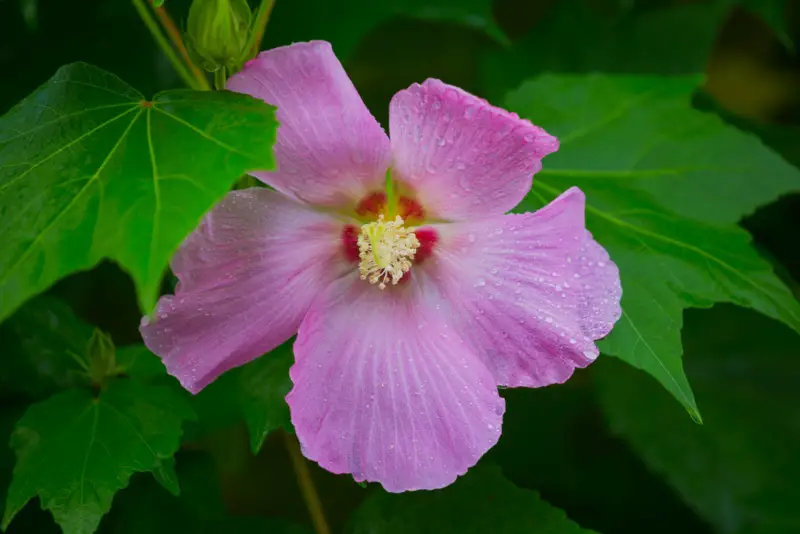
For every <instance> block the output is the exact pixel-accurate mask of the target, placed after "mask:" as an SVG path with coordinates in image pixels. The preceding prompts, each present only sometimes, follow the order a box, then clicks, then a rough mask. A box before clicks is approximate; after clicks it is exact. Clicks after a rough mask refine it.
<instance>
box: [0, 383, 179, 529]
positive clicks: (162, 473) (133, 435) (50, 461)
mask: <svg viewBox="0 0 800 534" xmlns="http://www.w3.org/2000/svg"><path fill="white" fill-rule="evenodd" d="M193 417H194V414H193V413H192V410H191V408H190V407H189V405H188V404H187V402H186V398H185V396H184V394H183V392H182V391H179V390H177V389H173V388H166V387H157V386H149V385H145V384H141V383H138V382H136V381H132V380H124V379H122V380H115V381H113V382H111V383H110V384H109V385H108V386H107V388H106V389H104V390H103V391H102V392H101V393H100V394H99V396H98V397H93V395H92V392H91V391H89V390H83V389H71V390H67V391H65V392H63V393H59V394H58V395H55V396H53V397H51V398H49V399H48V400H46V401H44V402H41V403H38V404H34V405H32V406H31V407H30V408H29V409H28V411H27V412H26V413H25V415H24V416H23V417H22V419H20V421H19V422H18V423H17V425H16V427H15V430H14V434H13V435H12V439H11V446H12V447H13V448H14V450H15V451H16V454H17V464H16V466H15V468H14V478H13V481H12V483H11V487H10V488H9V490H8V498H7V502H6V509H5V514H4V516H3V522H2V528H4V529H5V528H6V527H8V524H9V523H10V522H11V520H12V519H13V518H14V516H15V515H16V513H17V512H19V511H20V510H21V509H22V507H23V506H25V503H27V502H28V501H29V500H30V499H32V498H33V497H35V496H37V495H38V497H39V499H40V500H41V503H42V508H44V509H47V510H50V511H51V512H52V514H53V517H54V518H55V520H56V522H57V523H58V524H59V525H60V526H61V528H62V530H63V531H64V533H65V534H90V533H92V532H94V531H95V530H96V528H97V525H98V524H99V522H100V519H101V518H102V516H103V514H105V513H106V512H107V511H108V510H109V508H110V507H111V500H112V498H113V497H114V494H115V493H116V492H117V491H118V490H120V489H122V488H124V487H125V486H126V485H127V484H128V480H129V479H130V477H131V475H132V474H133V473H135V472H138V471H157V472H158V474H157V477H158V478H159V479H160V480H162V481H163V480H164V479H168V478H170V476H172V475H171V474H170V472H169V471H170V470H171V466H172V463H171V457H172V455H173V454H174V453H175V451H176V450H177V449H178V445H179V442H180V436H181V424H182V422H183V421H184V420H186V419H191V418H193ZM171 484H172V483H170V484H168V485H171ZM172 487H174V489H176V490H177V485H176V484H175V485H174V486H172Z"/></svg>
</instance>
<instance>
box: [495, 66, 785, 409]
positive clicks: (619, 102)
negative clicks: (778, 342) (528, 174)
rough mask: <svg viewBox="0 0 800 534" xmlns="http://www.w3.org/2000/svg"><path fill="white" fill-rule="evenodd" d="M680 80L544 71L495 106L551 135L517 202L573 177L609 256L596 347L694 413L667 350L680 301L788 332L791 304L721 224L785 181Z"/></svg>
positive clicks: (775, 164) (536, 201)
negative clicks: (615, 303) (610, 275)
mask: <svg viewBox="0 0 800 534" xmlns="http://www.w3.org/2000/svg"><path fill="white" fill-rule="evenodd" d="M688 83H689V82H688V81H687V80H680V79H678V80H673V81H672V82H669V81H667V80H662V79H648V78H609V77H603V76H590V77H585V78H581V77H555V76H544V77H542V78H540V79H539V80H538V81H534V82H531V83H528V84H525V85H523V86H522V87H521V88H520V89H519V90H518V91H516V92H515V93H513V94H511V95H510V96H509V98H508V107H509V108H510V109H512V110H514V111H517V112H519V113H520V114H521V115H522V116H524V117H527V118H529V119H531V120H532V121H533V122H534V123H536V124H538V125H540V126H542V127H544V128H545V129H546V130H548V131H550V132H551V133H554V134H555V135H558V136H559V137H560V138H561V143H562V144H561V149H560V150H559V151H558V152H557V153H555V154H553V155H551V156H548V158H547V159H546V160H545V169H544V170H543V171H542V172H540V173H538V174H537V175H536V180H535V185H534V188H533V191H532V193H531V194H530V195H529V196H528V198H527V199H526V200H524V201H523V202H522V203H521V204H520V206H519V208H518V209H522V210H532V209H536V208H538V207H540V206H541V205H543V204H544V203H545V202H547V201H549V200H551V199H552V198H554V197H555V196H557V195H558V194H559V193H560V192H562V191H564V190H565V189H567V188H569V187H571V186H578V187H580V188H581V189H582V190H583V191H584V192H585V193H586V196H587V225H588V227H589V229H590V230H591V231H592V233H593V234H594V236H595V238H596V239H597V240H598V241H599V242H600V243H601V244H602V245H603V246H604V247H606V248H607V249H608V251H609V253H610V255H611V258H612V259H613V260H614V262H616V263H617V265H618V266H619V268H620V273H621V277H622V287H623V297H622V307H623V315H622V317H621V319H620V320H619V322H618V323H617V325H616V326H615V328H614V330H613V331H612V333H611V334H610V335H609V337H608V338H606V339H605V340H603V341H602V342H601V343H600V347H601V350H603V351H604V352H606V353H608V354H612V355H614V356H618V357H620V358H622V359H623V360H625V361H626V362H628V363H630V364H631V365H633V366H635V367H638V368H640V369H643V370H645V371H647V372H648V373H650V374H651V375H653V376H654V377H655V378H656V379H658V381H659V382H661V383H662V384H663V385H664V386H665V387H666V388H667V389H668V390H669V391H670V392H671V393H672V394H673V395H675V397H676V398H677V399H678V400H679V401H680V402H681V403H682V404H683V405H684V407H685V408H686V409H687V410H689V412H690V414H692V416H693V417H695V418H698V419H699V412H698V410H697V406H696V403H695V400H694V396H693V394H692V391H691V388H690V387H689V383H688V381H687V380H686V376H685V375H684V373H683V369H682V363H681V340H680V329H681V322H682V312H683V310H684V309H685V308H689V307H707V306H710V305H711V304H713V303H714V302H724V301H727V302H734V303H737V304H740V305H742V306H748V307H751V308H753V309H756V310H758V311H760V312H761V313H764V314H766V315H768V316H770V317H773V318H775V319H778V320H780V321H783V322H784V323H786V324H787V325H789V326H791V327H792V328H794V329H795V330H798V331H800V304H798V302H797V301H796V300H795V298H794V297H793V296H792V295H791V293H790V292H789V291H788V289H787V288H786V287H785V286H784V285H783V283H782V282H780V280H779V279H778V278H777V277H776V276H775V274H774V273H773V271H772V268H771V266H770V265H769V264H768V263H767V262H766V261H765V260H763V259H762V258H761V257H760V256H759V255H758V254H757V253H756V251H755V250H754V248H753V247H752V246H751V244H750V237H749V235H748V234H747V233H746V232H745V231H743V230H741V229H740V228H738V227H737V226H735V225H734V224H733V221H735V220H737V219H738V218H739V217H740V216H741V215H743V214H744V213H747V212H749V211H751V210H753V209H754V208H755V207H756V206H757V205H759V204H761V203H764V202H767V201H769V200H771V199H773V198H774V197H775V196H777V195H778V194H780V193H781V192H787V191H789V190H791V189H792V188H796V187H797V184H798V183H799V182H798V181H797V171H796V170H795V169H793V168H792V167H790V166H788V165H787V164H786V163H785V162H783V161H782V160H781V159H780V158H778V157H777V156H775V155H773V154H772V153H771V152H770V151H769V150H767V149H766V148H764V147H763V146H762V145H761V144H760V142H759V141H758V140H757V139H756V138H754V137H752V136H750V135H748V134H744V133H741V132H738V131H736V130H734V129H733V128H731V127H728V126H726V125H724V124H723V123H722V122H721V121H719V120H718V119H717V118H715V117H713V116H710V115H704V114H702V113H699V112H695V111H692V110H691V109H689V107H688V102H686V107H685V108H681V107H680V106H679V105H677V104H676V103H675V102H674V101H673V100H674V99H675V98H677V97H676V96H675V95H677V94H679V92H680V89H681V88H682V87H685V88H686V90H687V91H688ZM660 85H663V86H664V87H663V91H664V96H662V98H659V97H658V96H657V95H658V94H659V93H658V90H657V89H655V88H656V86H660ZM654 91H655V93H654ZM598 106H599V107H598ZM729 161H736V162H737V165H736V166H735V167H734V166H732V165H729V164H728V162H729ZM756 180H758V182H757V185H755V186H754V185H753V183H755V181H756ZM751 182H753V183H751ZM734 192H735V194H733V193H734ZM723 223H724V224H723Z"/></svg>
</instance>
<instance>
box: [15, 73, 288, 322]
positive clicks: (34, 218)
mask: <svg viewBox="0 0 800 534" xmlns="http://www.w3.org/2000/svg"><path fill="white" fill-rule="evenodd" d="M276 128H277V122H276V121H275V117H274V108H272V107H270V106H268V105H266V104H264V103H263V102H261V101H258V100H256V99H254V98H251V97H249V96H245V95H240V94H234V93H228V92H195V91H187V90H177V91H166V92H163V93H159V94H158V95H156V97H155V98H154V99H153V100H152V101H147V100H145V99H144V97H143V96H142V95H141V94H140V93H138V92H137V91H136V90H135V89H133V88H132V87H130V86H129V85H127V84H125V83H124V82H123V81H121V80H120V79H119V78H117V77H115V76H114V75H112V74H109V73H107V72H105V71H102V70H100V69H98V68H96V67H92V66H89V65H86V64H81V63H77V64H72V65H68V66H66V67H63V68H61V69H60V70H59V71H58V72H57V73H56V74H55V76H53V78H52V79H50V81H48V82H47V83H45V84H44V85H43V86H41V87H40V88H39V89H37V90H36V91H35V92H34V93H33V94H31V95H30V96H28V97H27V98H26V99H25V100H23V101H22V102H21V103H19V104H18V105H17V106H16V107H14V108H13V109H12V110H11V111H9V112H8V114H7V115H5V116H4V117H2V118H0V234H2V235H3V254H2V255H0V320H2V319H3V318H5V317H6V316H8V315H9V314H10V313H11V312H12V311H13V310H14V309H15V308H17V307H18V306H19V305H20V304H21V303H22V302H23V301H24V300H25V299H27V298H28V297H30V296H31V295H33V294H35V293H38V292H40V291H42V290H44V289H45V288H47V287H48V286H50V285H51V284H52V283H53V282H55V281H56V280H58V279H59V278H61V277H63V276H65V275H67V274H69V273H72V272H75V271H78V270H83V269H88V268H91V267H92V266H94V265H95V264H97V263H98V262H99V261H100V260H101V259H102V258H111V259H114V260H116V261H118V262H119V263H120V265H122V267H123V268H124V269H125V270H127V271H128V272H129V273H130V274H131V276H132V277H133V279H134V281H135V283H136V286H137V288H138V293H139V302H140V305H141V306H142V308H143V309H144V310H145V311H146V312H149V311H150V310H151V309H152V308H153V306H154V305H155V300H156V297H157V295H158V290H159V285H160V283H161V278H162V275H163V272H164V269H165V267H166V265H167V262H168V260H169V258H170V255H171V254H172V252H173V251H174V250H175V249H176V248H177V247H178V245H179V244H180V243H181V241H182V240H183V238H184V237H185V236H186V235H187V234H188V233H189V232H190V231H191V230H193V229H194V228H195V227H196V226H197V224H198V222H199V221H200V218H201V217H202V215H203V214H204V213H205V212H206V211H207V210H208V209H209V208H211V206H213V204H214V203H215V202H216V201H217V200H218V199H219V198H221V197H222V196H223V195H224V194H225V193H226V192H227V191H228V190H229V189H230V187H231V185H233V183H234V182H235V181H236V180H237V179H238V178H239V177H240V176H241V175H242V174H244V173H245V172H246V171H251V170H255V169H271V168H273V166H274V160H273V155H272V149H271V147H272V144H273V143H274V140H275V131H276Z"/></svg>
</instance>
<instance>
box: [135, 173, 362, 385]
mask: <svg viewBox="0 0 800 534" xmlns="http://www.w3.org/2000/svg"><path fill="white" fill-rule="evenodd" d="M343 226H344V225H343V224H342V223H340V222H337V221H335V220H334V219H332V218H330V217H329V216H328V215H325V214H321V213H317V212H314V211H312V210H310V209H309V208H308V207H306V206H304V205H302V204H299V203H297V202H296V201H294V200H292V199H289V198H287V197H285V196H283V195H281V194H280V193H277V192H274V191H269V190H267V189H261V188H253V189H247V190H243V191H234V192H232V193H229V194H228V196H227V197H225V199H223V200H222V202H220V203H219V204H217V206H216V207H215V208H214V209H213V210H212V212H211V213H210V214H209V215H207V216H206V218H205V219H204V220H203V222H202V223H201V225H200V226H199V227H198V229H197V230H195V232H194V233H193V234H191V235H190V236H189V237H188V238H187V240H186V241H185V242H184V244H183V245H182V247H181V249H180V250H179V251H178V253H177V254H176V256H175V257H174V259H173V262H172V268H173V271H174V272H175V274H176V275H177V276H178V279H179V280H180V283H179V285H178V287H177V288H176V294H175V296H165V297H162V298H161V300H160V301H159V303H158V307H157V311H156V314H155V320H153V321H151V320H150V319H149V318H147V317H145V318H144V319H143V320H142V325H141V328H140V330H141V333H142V337H143V338H144V341H145V344H146V345H147V347H148V348H149V349H150V350H152V351H153V352H154V353H156V354H157V355H159V356H161V358H162V359H163V360H164V364H165V365H166V367H167V370H168V371H169V373H170V374H172V375H174V376H175V377H177V378H178V380H180V382H181V384H183V386H184V387H185V388H186V389H188V390H189V391H191V392H193V393H197V392H198V391H200V390H201V389H202V388H203V387H205V386H206V385H208V384H209V383H210V382H212V381H213V380H214V379H215V378H217V377H218V376H219V375H220V374H222V373H223V372H225V371H227V370H228V369H231V368H233V367H236V366H239V365H242V364H244V363H247V362H248V361H250V360H252V359H254V358H257V357H258V356H261V355H262V354H264V353H266V352H268V351H270V350H272V349H273V348H275V347H276V346H278V345H280V344H281V343H283V342H284V341H286V340H287V339H289V338H290V337H291V336H292V335H293V334H294V333H295V332H296V331H297V327H298V326H299V325H300V321H301V319H302V318H303V316H304V315H305V313H306V311H308V307H309V305H310V304H311V302H312V300H313V299H314V297H315V296H316V295H317V293H318V292H319V291H321V290H322V289H323V288H324V287H325V286H326V285H328V284H329V283H330V282H331V281H332V280H333V279H334V278H336V277H337V276H340V275H341V274H342V273H343V272H345V271H346V270H348V269H352V267H351V266H350V265H348V264H347V263H346V261H345V260H344V257H343V253H342V250H341V245H340V239H341V233H342V229H343Z"/></svg>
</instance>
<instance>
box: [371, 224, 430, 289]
mask: <svg viewBox="0 0 800 534" xmlns="http://www.w3.org/2000/svg"><path fill="white" fill-rule="evenodd" d="M403 224H404V223H403V219H402V217H400V216H399V215H398V216H397V217H395V219H394V221H391V222H386V221H384V218H383V215H380V216H378V220H377V221H375V222H371V223H368V224H364V225H362V226H361V233H360V234H359V236H358V257H359V259H360V261H359V264H358V270H359V272H360V273H361V279H362V280H367V281H369V283H370V284H378V287H379V288H380V289H386V285H387V283H389V282H391V284H392V285H397V283H398V282H399V281H400V279H401V278H403V275H404V274H406V273H407V272H408V271H409V269H411V260H413V259H414V255H415V254H416V253H417V249H418V248H419V240H418V239H417V236H416V234H414V228H405V227H404V226H403Z"/></svg>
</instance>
